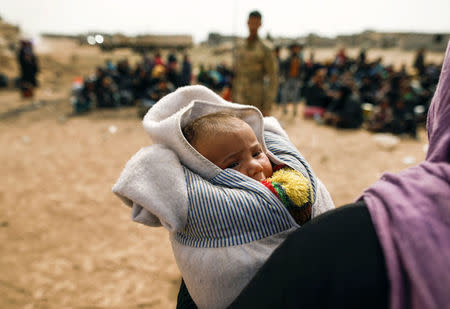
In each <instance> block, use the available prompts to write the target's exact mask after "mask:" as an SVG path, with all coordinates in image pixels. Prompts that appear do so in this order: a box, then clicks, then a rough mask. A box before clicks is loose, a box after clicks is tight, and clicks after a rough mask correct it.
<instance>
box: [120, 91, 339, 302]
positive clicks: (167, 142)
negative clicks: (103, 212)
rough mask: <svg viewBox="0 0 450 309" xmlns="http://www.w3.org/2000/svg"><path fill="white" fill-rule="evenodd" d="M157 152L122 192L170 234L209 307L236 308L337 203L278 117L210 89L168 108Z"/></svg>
mask: <svg viewBox="0 0 450 309" xmlns="http://www.w3.org/2000/svg"><path fill="white" fill-rule="evenodd" d="M143 125H144V128H145V130H146V131H147V133H148V134H149V135H150V137H151V139H152V141H153V145H152V146H149V147H145V148H143V149H141V150H140V151H139V152H138V153H136V154H135V155H134V156H133V157H132V158H131V159H130V161H129V162H128V163H127V165H126V167H125V168H124V170H123V171H122V174H121V175H120V177H119V179H118V180H117V182H116V184H115V185H114V187H113V192H114V193H115V194H117V195H118V196H119V197H120V198H121V199H122V200H123V201H124V202H125V204H126V205H128V206H130V207H132V219H133V220H135V221H136V222H140V223H143V224H146V225H149V226H164V227H165V228H167V230H168V231H169V232H170V233H169V235H170V241H171V244H172V249H173V253H174V256H175V260H176V262H177V265H178V268H179V270H180V272H181V275H182V277H183V279H184V281H185V284H186V287H187V289H188V291H189V294H190V295H191V296H192V299H193V300H194V301H195V303H196V304H197V306H198V307H200V308H226V307H227V306H228V305H229V304H230V303H231V302H232V301H233V300H234V298H235V297H236V296H237V295H239V293H240V292H241V291H242V289H243V288H244V287H245V286H246V284H247V283H248V282H249V281H250V279H251V278H252V277H253V276H254V275H255V273H256V272H257V270H258V269H259V268H260V267H261V266H262V265H263V264H264V262H265V261H266V260H267V258H268V257H269V256H270V254H271V253H272V252H273V251H274V250H275V249H276V248H277V247H278V246H279V245H280V244H281V243H282V242H283V240H284V239H285V238H286V236H287V235H288V234H289V233H291V232H292V231H294V230H295V229H297V228H299V227H300V226H301V225H302V224H303V223H304V222H306V221H308V220H310V218H313V217H315V216H317V215H319V214H321V213H323V212H325V211H327V210H330V209H333V208H334V204H333V202H332V200H331V197H330V195H329V193H328V191H327V190H326V188H325V186H324V185H323V184H322V183H321V182H320V180H319V179H318V178H317V177H315V175H314V173H313V172H312V170H311V168H310V167H309V165H308V163H307V162H306V160H305V159H304V158H303V156H302V155H301V154H300V153H299V152H298V150H297V149H296V148H295V147H294V146H293V145H292V143H291V142H290V141H289V139H288V137H287V134H286V133H285V132H284V130H283V129H282V128H281V126H280V125H279V123H278V122H277V121H276V120H275V118H272V117H269V118H263V117H262V115H261V112H260V111H259V110H258V109H256V108H255V107H252V106H247V105H241V104H235V103H230V102H227V101H225V100H223V99H222V98H221V97H220V96H218V95H217V94H215V93H214V92H212V91H211V90H209V89H207V88H206V87H203V86H188V87H183V88H179V89H177V90H176V91H175V92H173V93H171V94H169V95H167V96H165V97H164V98H162V99H161V100H160V101H158V102H157V103H156V104H155V105H154V106H153V107H152V108H151V109H150V110H149V112H148V113H147V115H146V116H145V117H144V120H143Z"/></svg>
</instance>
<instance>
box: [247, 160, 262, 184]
mask: <svg viewBox="0 0 450 309" xmlns="http://www.w3.org/2000/svg"><path fill="white" fill-rule="evenodd" d="M262 170H263V167H262V165H261V163H259V161H258V160H255V159H253V160H251V161H250V162H249V166H248V176H249V177H251V178H254V179H256V180H263V179H259V178H264V176H262Z"/></svg>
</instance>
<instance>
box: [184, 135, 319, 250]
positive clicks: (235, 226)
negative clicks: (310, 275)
mask: <svg viewBox="0 0 450 309" xmlns="http://www.w3.org/2000/svg"><path fill="white" fill-rule="evenodd" d="M264 139H265V141H266V146H267V148H268V149H269V151H270V152H272V153H273V154H274V155H275V156H276V157H277V158H278V159H279V160H281V161H283V163H285V164H286V165H288V166H289V167H291V168H293V169H296V170H298V171H299V172H301V173H302V174H303V175H304V176H305V177H307V178H308V179H309V180H310V182H311V186H312V188H313V195H314V196H316V192H315V190H316V189H315V188H316V183H315V177H314V175H313V173H312V171H311V169H310V167H309V165H308V164H307V162H306V160H305V159H304V158H303V156H302V155H301V154H300V153H299V152H298V150H297V149H295V147H294V146H293V145H292V144H291V143H290V142H289V141H288V140H287V139H285V138H283V137H280V136H279V135H276V134H273V133H271V132H265V134H264ZM184 172H185V177H186V183H187V188H188V199H189V210H188V218H187V223H186V226H185V229H184V230H183V231H181V232H178V233H177V235H176V238H177V241H179V242H180V243H181V244H183V245H187V246H191V247H200V248H219V247H228V246H237V245H241V244H245V243H249V242H252V241H256V240H259V239H263V238H266V237H269V236H271V235H275V234H277V233H280V232H282V231H285V230H288V229H290V228H292V227H294V226H298V225H297V224H296V223H295V221H294V219H293V218H292V217H291V215H290V214H289V212H288V210H287V209H286V208H285V206H284V205H283V204H282V203H281V201H280V200H279V199H278V198H277V197H276V196H275V195H274V194H273V193H272V192H270V191H269V189H267V188H266V187H265V186H264V185H263V184H261V183H260V182H258V181H256V180H254V179H251V178H249V177H247V176H245V175H243V174H241V173H239V172H238V171H235V170H232V169H226V170H224V171H222V172H221V173H220V174H219V175H217V176H216V177H214V178H213V179H211V180H210V181H208V180H206V179H204V178H202V177H201V176H199V175H197V174H195V173H193V172H192V171H190V170H189V169H187V168H184ZM313 205H314V203H313Z"/></svg>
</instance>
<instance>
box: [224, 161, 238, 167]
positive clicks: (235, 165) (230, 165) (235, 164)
mask: <svg viewBox="0 0 450 309" xmlns="http://www.w3.org/2000/svg"><path fill="white" fill-rule="evenodd" d="M238 165H239V163H238V162H233V163H231V164H229V165H228V166H227V168H236V167H237V166H238Z"/></svg>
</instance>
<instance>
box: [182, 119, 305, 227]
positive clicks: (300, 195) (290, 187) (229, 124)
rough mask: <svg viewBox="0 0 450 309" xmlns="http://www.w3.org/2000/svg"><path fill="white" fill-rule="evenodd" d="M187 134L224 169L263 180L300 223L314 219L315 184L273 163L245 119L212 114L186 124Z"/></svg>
mask: <svg viewBox="0 0 450 309" xmlns="http://www.w3.org/2000/svg"><path fill="white" fill-rule="evenodd" d="M183 134H184V137H185V138H186V140H187V141H188V142H189V143H190V144H191V145H192V146H193V147H194V148H195V149H196V150H197V151H198V152H199V153H200V154H201V155H203V156H204V157H205V158H206V159H208V160H209V161H211V162H212V163H214V164H215V165H217V166H218V167H220V168H221V169H226V168H230V169H234V170H237V171H238V172H240V173H242V174H244V175H246V176H248V177H250V178H253V179H255V180H257V181H259V182H261V183H262V184H263V185H264V186H266V187H267V188H268V189H269V190H270V191H272V192H273V193H274V194H275V195H276V196H277V197H278V198H279V199H280V201H281V202H282V203H283V204H284V206H285V207H286V208H287V209H288V210H289V212H290V214H291V215H292V217H293V218H294V219H295V221H296V222H297V223H298V224H300V225H302V224H304V223H306V222H307V221H308V220H309V219H310V218H311V210H312V207H311V206H312V187H311V184H310V182H309V181H308V179H306V177H304V176H303V175H302V174H301V173H300V172H298V171H296V170H294V169H291V168H289V167H287V166H285V165H276V166H272V163H271V162H270V160H269V158H268V157H267V155H266V154H265V153H264V151H263V148H262V146H261V144H260V143H259V142H258V139H257V138H256V135H255V133H254V132H253V130H252V128H251V127H250V126H249V125H248V124H247V123H246V122H245V121H243V120H241V119H239V118H237V117H236V116H233V115H232V114H229V113H215V114H209V115H206V116H203V117H200V118H197V119H195V120H194V121H192V122H190V123H189V124H188V125H186V126H185V127H184V128H183ZM274 170H275V174H274Z"/></svg>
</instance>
